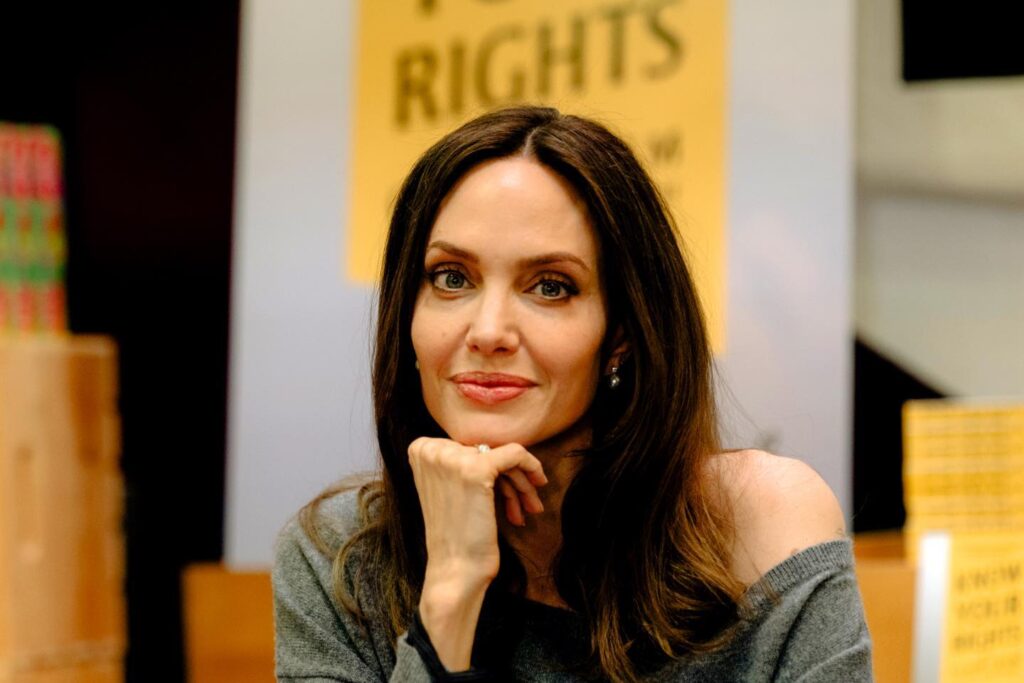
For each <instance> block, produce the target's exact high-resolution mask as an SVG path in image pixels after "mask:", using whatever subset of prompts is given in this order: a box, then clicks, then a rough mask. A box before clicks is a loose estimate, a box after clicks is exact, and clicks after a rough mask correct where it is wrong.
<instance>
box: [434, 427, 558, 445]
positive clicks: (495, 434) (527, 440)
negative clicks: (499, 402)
mask: <svg viewBox="0 0 1024 683" xmlns="http://www.w3.org/2000/svg"><path fill="white" fill-rule="evenodd" d="M446 431H447V433H448V438H450V439H451V440H452V441H458V442H459V443H464V444H467V445H470V446H472V445H476V444H487V445H488V446H491V447H497V446H504V445H505V444H507V443H517V444H519V445H521V446H530V445H532V444H534V443H536V442H537V441H538V439H537V438H536V436H535V435H534V434H532V433H530V432H528V431H525V430H522V429H509V428H508V427H501V426H495V427H493V428H490V429H487V428H484V429H481V428H480V427H479V426H477V427H475V428H472V429H452V430H450V431H448V430H446Z"/></svg>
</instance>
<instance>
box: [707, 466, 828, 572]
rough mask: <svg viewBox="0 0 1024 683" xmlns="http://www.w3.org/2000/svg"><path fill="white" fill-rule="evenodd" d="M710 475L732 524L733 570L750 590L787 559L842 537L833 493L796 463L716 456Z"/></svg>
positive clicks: (804, 467) (810, 470)
mask: <svg viewBox="0 0 1024 683" xmlns="http://www.w3.org/2000/svg"><path fill="white" fill-rule="evenodd" d="M712 475H713V479H714V480H716V481H717V482H718V484H719V486H720V487H721V488H720V490H721V491H722V492H723V493H724V494H725V499H726V500H727V501H728V503H729V504H730V507H731V508H732V513H733V516H734V520H735V525H736V526H735V537H734V542H733V547H732V568H733V571H734V573H735V574H736V577H737V578H738V579H739V580H740V581H742V582H744V583H746V584H748V585H749V584H751V583H754V582H755V581H757V579H759V578H760V577H761V576H762V575H763V574H764V573H765V572H767V571H768V570H769V569H771V568H772V567H774V566H775V565H777V564H779V563H780V562H782V561H783V560H785V559H786V558H787V557H789V556H791V555H794V554H795V553H797V552H799V551H801V550H804V549H805V548H809V547H811V546H813V545H817V544H819V543H823V542H825V541H830V540H834V539H837V538H843V537H844V536H845V535H846V522H845V520H844V518H843V512H842V510H841V509H840V507H839V502H838V501H837V500H836V497H835V494H834V493H833V492H832V489H831V488H829V486H828V484H826V483H825V481H824V480H823V479H822V478H821V476H820V475H819V474H818V473H817V472H815V471H814V469H812V468H811V467H810V466H809V465H807V464H806V463H804V462H802V461H800V460H795V459H793V458H785V457H781V456H777V455H772V454H771V453H766V452H764V451H757V450H745V451H732V452H728V453H722V454H720V455H717V456H715V458H714V459H713V460H712Z"/></svg>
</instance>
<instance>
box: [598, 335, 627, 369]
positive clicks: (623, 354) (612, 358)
mask: <svg viewBox="0 0 1024 683" xmlns="http://www.w3.org/2000/svg"><path fill="white" fill-rule="evenodd" d="M610 346H611V349H612V351H611V353H610V354H609V355H608V362H607V363H606V364H605V368H604V371H605V374H611V372H612V368H621V367H622V365H623V364H624V363H625V362H626V359H627V358H629V351H630V348H629V341H627V340H626V332H625V331H624V330H623V329H622V326H621V325H620V326H618V327H617V328H615V334H614V335H612V341H611V344H610Z"/></svg>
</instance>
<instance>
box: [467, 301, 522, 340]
mask: <svg viewBox="0 0 1024 683" xmlns="http://www.w3.org/2000/svg"><path fill="white" fill-rule="evenodd" d="M513 307H514V303H513V302H512V301H510V300H509V298H508V297H507V296H505V295H504V294H503V293H501V292H499V291H491V292H486V291H485V292H484V293H483V295H482V296H480V297H479V298H478V299H477V302H476V306H475V307H474V310H473V317H472V319H471V320H470V322H469V329H468V330H467V332H466V346H468V347H469V348H470V350H472V351H477V352H480V353H511V352H513V351H515V350H516V349H517V348H518V347H519V331H518V326H517V324H516V321H515V314H514V311H513Z"/></svg>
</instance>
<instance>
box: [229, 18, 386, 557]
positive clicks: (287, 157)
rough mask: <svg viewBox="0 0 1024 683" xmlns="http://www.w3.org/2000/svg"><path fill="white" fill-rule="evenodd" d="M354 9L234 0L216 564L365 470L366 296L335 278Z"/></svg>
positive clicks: (252, 552)
mask: <svg viewBox="0 0 1024 683" xmlns="http://www.w3.org/2000/svg"><path fill="white" fill-rule="evenodd" d="M350 10H351V7H350V3H348V2H337V1H336V0H303V1H302V2H296V3H292V2H279V1H277V0H253V1H252V2H243V9H242V32H241V36H242V52H241V62H240V69H239V79H240V80H239V90H240V96H239V97H240V99H239V106H238V157H237V164H236V168H237V171H236V176H237V181H236V196H235V213H236V217H235V230H234V255H233V272H232V301H231V355H230V382H229V406H228V472H227V475H228V476H227V501H226V511H225V513H226V514H225V525H226V528H225V546H226V547H225V559H226V561H228V562H229V563H231V564H232V565H235V566H243V565H251V564H266V563H267V562H269V561H270V557H271V554H270V553H271V544H272V542H273V539H274V536H275V533H276V531H277V530H278V529H279V528H280V527H281V525H282V524H283V523H284V521H285V520H286V519H287V518H288V517H289V516H290V515H291V514H293V513H294V512H295V511H296V510H298V508H299V507H300V506H301V505H302V504H303V503H304V502H306V501H308V500H309V499H310V498H311V497H312V496H313V495H314V494H315V493H316V492H317V491H318V490H320V489H321V488H323V486H325V485H326V484H327V483H328V482H330V481H331V480H333V479H335V478H337V477H338V476H340V475H341V474H342V473H343V472H345V471H355V470H360V469H367V468H370V467H372V466H373V456H374V453H375V451H374V450H373V448H372V446H371V439H370V437H371V435H372V431H371V425H372V422H371V415H372V411H371V409H370V402H369V396H370V384H369V342H368V334H369V329H370V315H371V314H370V301H371V298H372V297H371V291H370V289H369V288H366V287H356V286H352V285H350V284H347V283H346V282H344V281H343V278H342V276H341V273H342V270H341V262H340V260H339V254H342V253H343V251H342V249H343V245H342V244H341V242H342V236H343V232H342V218H341V217H342V215H343V213H342V208H343V206H344V202H345V197H344V193H343V189H344V188H345V187H346V186H347V184H348V182H347V180H348V178H347V173H348V171H347V162H348V148H347V145H346V135H347V128H348V114H349V112H348V101H349V100H348V90H349V73H350V64H351V49H350V48H351V27H352V22H351V19H350Z"/></svg>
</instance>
